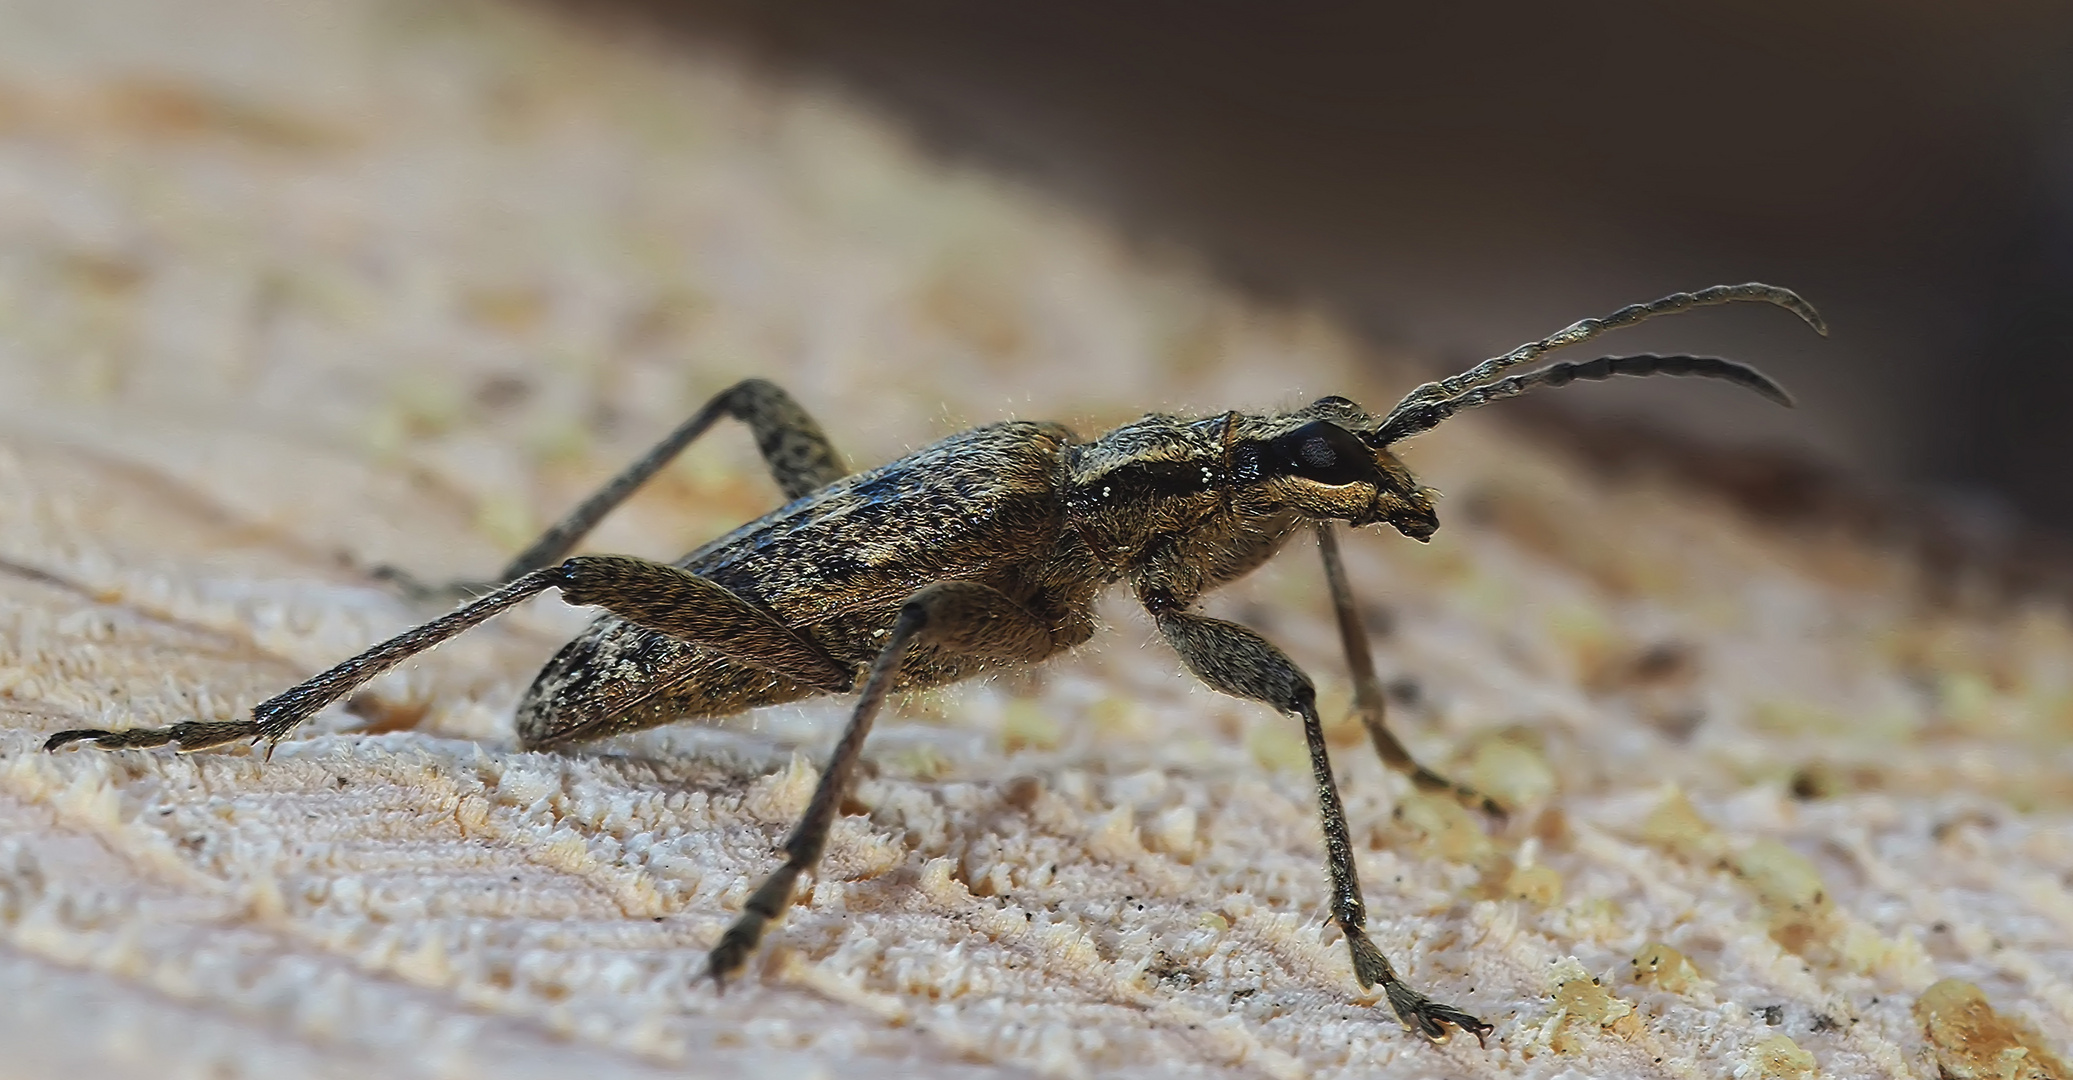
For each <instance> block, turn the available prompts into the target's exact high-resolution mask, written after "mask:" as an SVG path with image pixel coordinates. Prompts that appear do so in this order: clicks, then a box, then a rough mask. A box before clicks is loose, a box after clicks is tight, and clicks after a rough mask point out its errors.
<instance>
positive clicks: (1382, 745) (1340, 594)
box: [1313, 521, 1504, 817]
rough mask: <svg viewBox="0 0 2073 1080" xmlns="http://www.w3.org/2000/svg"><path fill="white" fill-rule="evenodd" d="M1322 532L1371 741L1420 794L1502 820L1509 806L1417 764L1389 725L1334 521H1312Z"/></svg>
mask: <svg viewBox="0 0 2073 1080" xmlns="http://www.w3.org/2000/svg"><path fill="white" fill-rule="evenodd" d="M1313 525H1314V527H1315V528H1316V530H1317V552H1318V554H1319V555H1321V556H1323V558H1324V577H1325V581H1326V582H1328V583H1329V584H1330V586H1331V590H1332V609H1333V611H1334V612H1335V613H1336V614H1337V615H1338V617H1339V641H1340V643H1341V644H1343V645H1344V646H1345V647H1346V667H1347V668H1348V669H1349V670H1350V671H1351V672H1352V673H1353V711H1354V712H1355V713H1356V714H1358V715H1359V716H1360V722H1361V723H1362V724H1363V725H1364V726H1366V727H1367V729H1368V739H1369V741H1371V742H1373V743H1374V744H1375V753H1377V754H1379V755H1380V756H1381V758H1382V763H1383V764H1384V765H1387V766H1389V767H1390V768H1392V769H1395V770H1396V771H1398V772H1400V773H1403V774H1404V775H1405V776H1408V777H1410V778H1411V783H1413V784H1415V785H1417V787H1418V790H1420V791H1433V792H1442V791H1443V792H1446V793H1447V794H1449V795H1452V796H1454V797H1455V798H1456V799H1459V800H1461V801H1462V802H1463V803H1465V804H1467V805H1468V807H1469V808H1470V809H1472V810H1482V811H1484V812H1485V813H1489V814H1495V815H1497V816H1500V817H1502V816H1503V815H1504V807H1503V806H1501V805H1499V804H1498V802H1497V800H1495V799H1492V798H1491V797H1489V796H1488V795H1485V794H1483V793H1482V792H1480V791H1477V790H1476V789H1474V788H1472V787H1469V786H1468V785H1467V784H1459V783H1456V782H1454V781H1452V780H1449V779H1447V778H1446V777H1444V776H1441V775H1440V774H1439V773H1436V772H1434V771H1432V770H1431V769H1428V768H1426V767H1425V766H1423V765H1420V764H1418V762H1417V760H1416V759H1414V758H1412V757H1411V751H1410V750H1409V749H1407V748H1406V747H1405V746H1404V744H1403V743H1402V742H1401V741H1400V740H1398V739H1397V737H1396V733H1395V732H1393V731H1391V730H1389V725H1388V724H1387V723H1385V722H1384V718H1385V716H1386V715H1387V707H1388V706H1387V702H1386V698H1385V697H1384V695H1383V693H1382V680H1381V679H1380V678H1378V677H1376V675H1375V658H1374V654H1373V653H1372V652H1370V651H1369V648H1368V629H1367V626H1366V624H1364V623H1362V622H1361V618H1360V610H1359V608H1357V607H1356V606H1355V605H1354V601H1353V586H1352V584H1351V583H1349V582H1348V581H1347V579H1346V565H1345V563H1344V562H1343V561H1341V560H1340V558H1339V539H1338V536H1337V535H1336V534H1334V533H1333V532H1332V523H1331V522H1329V521H1318V522H1314V523H1313Z"/></svg>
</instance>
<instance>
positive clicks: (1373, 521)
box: [1230, 397, 1440, 541]
mask: <svg viewBox="0 0 2073 1080" xmlns="http://www.w3.org/2000/svg"><path fill="white" fill-rule="evenodd" d="M1373 423H1374V422H1373V421H1372V420H1370V419H1369V418H1368V417H1367V415H1366V414H1365V413H1363V412H1361V410H1360V407H1359V406H1357V405H1355V404H1354V403H1353V402H1351V401H1348V400H1346V399H1345V398H1341V397H1329V398H1324V399H1322V400H1319V401H1316V402H1313V403H1312V404H1311V405H1310V406H1309V407H1308V408H1305V409H1302V410H1299V411H1297V412H1295V413H1292V414H1289V415H1288V416H1285V417H1275V418H1264V417H1263V418H1257V419H1255V420H1254V421H1253V422H1252V423H1250V424H1247V425H1246V427H1248V428H1250V429H1251V430H1246V431H1243V432H1242V433H1241V434H1240V435H1239V436H1238V437H1237V438H1236V439H1234V440H1233V441H1232V444H1231V447H1230V462H1231V466H1230V467H1231V482H1232V485H1233V487H1234V488H1235V489H1236V490H1237V491H1238V492H1239V493H1240V495H1241V497H1242V498H1245V499H1247V500H1248V501H1252V502H1255V503H1259V504H1265V505H1267V506H1272V507H1286V508H1287V509H1290V510H1294V511H1296V512H1297V513H1299V514H1302V515H1303V516H1305V517H1310V518H1319V519H1336V520H1340V521H1345V522H1348V523H1350V524H1352V525H1354V526H1356V527H1357V526H1361V525H1380V524H1385V523H1386V524H1389V525H1392V526H1394V527H1395V528H1396V530H1397V531H1398V532H1401V533H1403V534H1404V535H1405V536H1408V537H1410V538H1411V539H1413V540H1420V541H1423V540H1429V539H1431V538H1432V534H1433V531H1434V530H1436V529H1438V528H1439V526H1440V523H1439V518H1438V517H1437V516H1436V515H1435V514H1434V513H1433V509H1432V492H1431V491H1430V490H1429V489H1427V488H1425V487H1423V486H1422V485H1420V484H1419V483H1418V480H1417V478H1416V477H1413V476H1412V475H1411V472H1410V470H1409V469H1406V468H1404V464H1403V462H1401V461H1398V460H1397V458H1396V455H1395V454H1392V453H1390V452H1389V451H1388V450H1386V449H1383V448H1381V447H1377V446H1371V445H1369V443H1368V442H1367V441H1366V440H1363V439H1362V438H1361V436H1360V435H1358V434H1356V432H1358V431H1359V430H1361V429H1362V428H1363V427H1368V426H1372V425H1373Z"/></svg>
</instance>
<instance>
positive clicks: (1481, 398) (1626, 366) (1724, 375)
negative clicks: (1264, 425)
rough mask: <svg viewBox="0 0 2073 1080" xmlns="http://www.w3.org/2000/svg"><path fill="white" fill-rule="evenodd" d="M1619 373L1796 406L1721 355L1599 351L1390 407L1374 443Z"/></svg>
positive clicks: (1779, 390)
mask: <svg viewBox="0 0 2073 1080" xmlns="http://www.w3.org/2000/svg"><path fill="white" fill-rule="evenodd" d="M1616 375H1692V376H1698V377H1700V378H1706V379H1724V380H1726V381H1728V382H1731V383H1734V384H1735V385H1737V386H1741V387H1746V388H1748V389H1750V390H1753V391H1755V392H1756V393H1759V394H1762V395H1763V396H1764V397H1767V398H1769V399H1771V400H1772V401H1775V402H1777V403H1778V404H1780V405H1783V406H1785V407H1786V408H1791V407H1792V395H1791V394H1788V393H1786V392H1785V388H1784V387H1782V386H1779V385H1778V384H1777V383H1776V382H1775V381H1773V380H1772V379H1771V377H1770V376H1768V375H1765V374H1764V373H1763V372H1761V371H1758V370H1756V369H1755V368H1753V367H1750V366H1749V365H1747V364H1738V363H1736V362H1735V361H1733V360H1723V359H1721V358H1719V357H1717V356H1657V355H1655V354H1653V353H1644V354H1642V355H1639V356H1601V357H1599V358H1598V359H1596V360H1589V361H1585V362H1583V363H1560V364H1549V365H1548V366H1547V367H1544V368H1540V369H1538V370H1535V371H1529V372H1527V373H1525V374H1523V375H1513V376H1510V377H1508V378H1503V379H1499V380H1497V381H1496V382H1490V383H1484V384H1483V385H1481V386H1478V387H1475V388H1474V389H1471V390H1465V391H1463V392H1461V393H1459V394H1456V395H1454V396H1453V397H1450V398H1441V399H1439V400H1437V401H1423V402H1412V403H1408V404H1404V405H1398V406H1397V407H1396V408H1395V409H1394V410H1392V411H1391V412H1390V414H1389V418H1388V419H1386V420H1384V421H1383V422H1382V426H1381V427H1380V428H1379V429H1377V431H1376V432H1375V435H1374V437H1373V440H1372V441H1373V443H1374V445H1377V446H1387V445H1389V444H1390V443H1393V442H1396V441H1397V440H1399V439H1407V438H1410V437H1411V436H1413V435H1418V434H1422V433H1424V432H1427V431H1431V430H1432V429H1433V428H1436V427H1438V426H1439V425H1440V424H1441V423H1442V422H1443V421H1445V420H1446V419H1447V418H1448V417H1450V416H1453V415H1454V414H1455V413H1458V412H1462V411H1464V410H1467V409H1475V408H1480V407H1482V406H1484V405H1488V404H1490V403H1491V402H1493V401H1499V400H1502V399H1504V398H1508V397H1517V396H1518V395H1520V394H1523V393H1525V392H1526V391H1528V390H1531V389H1533V388H1534V387H1536V386H1562V385H1565V384H1567V383H1569V382H1572V381H1574V380H1576V379H1610V378H1612V377H1613V376H1616Z"/></svg>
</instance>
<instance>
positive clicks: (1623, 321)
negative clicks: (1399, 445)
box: [1363, 281, 1828, 446]
mask: <svg viewBox="0 0 2073 1080" xmlns="http://www.w3.org/2000/svg"><path fill="white" fill-rule="evenodd" d="M1739 301H1755V302H1760V303H1766V304H1774V305H1776V306H1778V307H1781V308H1784V309H1785V310H1787V311H1790V312H1792V313H1793V314H1794V315H1797V316H1799V317H1800V319H1801V320H1803V321H1804V322H1805V323H1806V324H1807V325H1808V326H1811V327H1813V328H1814V331H1815V332H1816V333H1818V334H1821V335H1822V336H1823V337H1826V336H1827V335H1828V325H1827V324H1826V323H1824V322H1822V321H1821V313H1820V312H1818V311H1815V310H1814V305H1812V304H1809V303H1807V302H1806V301H1805V300H1803V299H1801V298H1800V295H1799V294H1798V293H1796V292H1793V291H1792V290H1791V289H1786V288H1780V287H1779V286H1776V285H1765V284H1763V283H1762V282H1757V281H1752V282H1748V283H1746V284H1742V285H1715V286H1712V287H1711V288H1706V289H1700V290H1698V291H1696V292H1681V293H1671V294H1670V295H1668V296H1665V297H1663V298H1662V299H1660V300H1653V301H1650V302H1648V303H1646V304H1630V305H1628V306H1626V307H1623V308H1621V309H1619V310H1618V311H1615V312H1613V313H1612V314H1610V315H1607V316H1605V317H1604V318H1602V319H1582V320H1579V321H1577V322H1574V323H1571V324H1570V325H1568V326H1567V327H1565V328H1563V329H1561V330H1558V331H1556V332H1555V333H1553V334H1550V335H1548V336H1547V337H1544V338H1542V339H1540V340H1539V341H1529V342H1527V343H1526V344H1524V345H1521V346H1519V347H1518V348H1516V349H1513V350H1512V351H1511V352H1508V353H1506V354H1504V355H1503V356H1496V357H1492V358H1490V359H1488V360H1485V361H1483V362H1482V363H1480V364H1477V365H1476V366H1474V367H1472V368H1470V369H1468V370H1467V371H1464V372H1462V373H1461V374H1459V375H1454V376H1451V377H1448V378H1445V379H1440V380H1438V381H1437V382H1429V383H1426V384H1424V385H1422V386H1420V387H1418V388H1417V389H1415V390H1412V391H1411V392H1410V393H1409V394H1406V395H1404V399H1403V400H1402V401H1399V402H1397V404H1396V408H1394V409H1391V410H1390V411H1389V415H1388V416H1386V417H1384V418H1383V420H1382V423H1381V424H1380V425H1378V426H1377V427H1376V429H1375V433H1374V434H1373V435H1367V434H1365V433H1364V434H1363V437H1364V438H1365V439H1366V440H1367V441H1368V442H1369V443H1371V444H1372V445H1375V446H1386V445H1388V444H1389V443H1390V442H1391V441H1393V440H1394V439H1399V438H1403V437H1404V435H1406V434H1413V433H1416V432H1419V431H1426V430H1430V429H1431V427H1432V425H1433V424H1437V423H1439V419H1435V420H1433V421H1432V422H1431V423H1428V424H1424V425H1423V426H1418V425H1417V424H1415V423H1412V422H1410V421H1409V420H1408V417H1409V416H1410V415H1411V414H1413V413H1415V412H1417V411H1419V410H1421V409H1424V408H1427V407H1429V406H1434V405H1442V404H1446V403H1449V402H1453V401H1455V400H1456V399H1460V398H1464V397H1465V396H1466V391H1468V390H1470V389H1471V388H1474V387H1476V386H1478V385H1479V384H1483V383H1487V382H1489V381H1490V380H1491V379H1494V378H1496V377H1497V376H1498V374H1500V373H1501V372H1504V371H1506V370H1508V369H1510V368H1514V367H1517V366H1519V365H1520V364H1525V363H1530V362H1532V361H1534V360H1536V359H1539V358H1540V357H1541V356H1542V355H1543V354H1545V353H1549V352H1553V351H1554V350H1556V349H1563V348H1567V347H1569V346H1571V345H1580V344H1582V343H1584V342H1586V341H1589V340H1591V339H1592V338H1594V337H1597V336H1598V335H1600V334H1603V333H1605V332H1606V331H1608V330H1618V329H1620V328H1621V327H1625V326H1632V325H1634V324H1635V323H1639V322H1645V321H1647V320H1649V319H1653V318H1655V317H1656V316H1658V315H1674V314H1676V313H1678V312H1680V311H1688V310H1690V309H1692V308H1695V307H1710V306H1712V305H1715V304H1732V303H1736V302H1739ZM1687 359H1691V360H1699V359H1704V358H1702V357H1689V358H1687ZM1719 362H1720V363H1723V364H1725V363H1727V361H1719ZM1594 363H1595V361H1594ZM1589 366H1590V365H1588V364H1583V365H1576V364H1568V365H1564V364H1558V365H1555V366H1554V367H1551V368H1547V369H1544V370H1545V371H1550V372H1551V371H1554V370H1557V369H1558V368H1560V369H1567V370H1569V371H1570V374H1569V375H1566V376H1564V377H1563V381H1565V382H1566V381H1568V380H1569V379H1572V378H1605V377H1607V376H1608V375H1614V374H1635V375H1641V374H1649V375H1653V374H1690V375H1704V376H1710V377H1713V378H1728V379H1731V380H1732V381H1737V382H1742V381H1743V380H1740V379H1734V378H1733V377H1732V376H1728V375H1724V374H1719V373H1715V372H1708V371H1699V370H1696V369H1694V370H1691V371H1686V372H1671V371H1668V370H1650V371H1646V372H1642V371H1632V372H1627V371H1608V372H1607V373H1606V375H1583V374H1580V372H1581V369H1582V368H1585V367H1589ZM1735 366H1736V367H1740V365H1735ZM1742 370H1745V371H1749V370H1750V369H1747V368H1742ZM1535 374H1540V373H1539V372H1536V373H1535ZM1750 374H1752V375H1754V374H1755V372H1754V371H1750ZM1757 377H1758V378H1762V376H1760V375H1759V376H1757ZM1528 378H1529V380H1530V381H1528V382H1526V383H1524V384H1522V385H1520V386H1519V387H1517V388H1516V389H1513V390H1511V391H1509V392H1507V393H1502V394H1496V395H1494V396H1490V397H1485V398H1481V399H1478V400H1475V401H1472V402H1463V403H1461V404H1457V405H1454V406H1453V407H1452V408H1450V409H1448V410H1446V412H1445V413H1444V414H1443V415H1442V416H1441V417H1440V419H1444V418H1445V417H1446V416H1451V415H1453V414H1454V413H1456V412H1459V411H1461V410H1462V409H1472V408H1475V407H1476V406H1478V405H1483V404H1486V403H1488V402H1490V401H1494V400H1496V399H1497V398H1499V397H1510V396H1511V395H1513V394H1517V393H1521V392H1523V391H1524V390H1526V389H1527V388H1528V387H1529V386H1534V385H1539V384H1541V383H1544V382H1548V380H1547V379H1531V378H1530V377H1528ZM1507 381H1509V380H1507ZM1764 382H1765V383H1766V384H1767V385H1769V386H1770V387H1771V389H1774V390H1775V389H1777V384H1776V383H1772V382H1770V380H1768V379H1764ZM1743 384H1744V385H1751V384H1749V383H1746V382H1744V383H1743ZM1493 385H1494V384H1493ZM1751 388H1752V389H1757V388H1756V387H1755V386H1753V385H1751ZM1758 392H1759V393H1765V396H1767V397H1768V396H1770V395H1769V394H1768V393H1767V392H1765V391H1763V390H1760V389H1759V390H1758ZM1779 392H1780V393H1783V391H1782V390H1781V391H1779ZM1399 429H1405V430H1404V431H1403V433H1402V434H1397V435H1389V434H1388V433H1389V432H1392V431H1398V430H1399Z"/></svg>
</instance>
